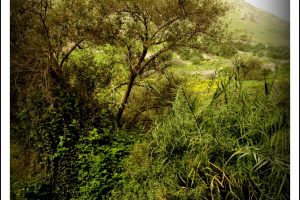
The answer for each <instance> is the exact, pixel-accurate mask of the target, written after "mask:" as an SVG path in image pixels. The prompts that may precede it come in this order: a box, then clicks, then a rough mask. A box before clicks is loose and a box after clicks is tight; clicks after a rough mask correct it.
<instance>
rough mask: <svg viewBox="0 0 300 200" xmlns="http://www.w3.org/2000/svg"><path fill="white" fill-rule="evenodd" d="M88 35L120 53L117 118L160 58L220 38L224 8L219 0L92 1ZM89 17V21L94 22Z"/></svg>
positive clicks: (202, 47) (160, 66) (159, 65)
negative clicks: (123, 71) (124, 72)
mask: <svg viewBox="0 0 300 200" xmlns="http://www.w3.org/2000/svg"><path fill="white" fill-rule="evenodd" d="M90 4H94V5H97V6H96V7H95V9H94V10H93V12H95V13H97V14H95V15H94V16H95V19H96V22H97V23H96V24H97V25H96V26H95V27H96V28H95V29H92V30H89V32H90V33H92V35H93V37H96V39H98V40H100V41H104V42H109V43H112V44H115V45H118V46H120V47H123V48H125V49H126V58H127V62H126V67H127V69H128V71H129V77H128V78H127V79H128V80H127V89H126V92H125V94H124V97H123V100H122V102H121V104H120V107H119V109H118V112H117V117H116V118H117V122H118V124H119V126H121V124H122V115H123V112H124V110H125V108H126V105H127V103H128V100H129V97H130V94H131V91H132V88H133V86H134V84H135V83H136V82H137V80H138V79H143V77H144V76H146V75H149V74H152V73H154V72H155V71H161V70H163V69H164V68H166V67H167V66H166V65H164V62H162V61H163V60H162V58H163V56H164V55H165V54H166V53H168V52H170V51H172V50H176V49H178V48H185V47H187V48H197V49H200V50H205V48H206V45H205V43H206V40H207V39H208V38H209V39H214V40H217V39H218V38H220V37H222V33H223V30H224V26H223V23H222V22H221V17H222V16H224V14H225V12H226V11H227V10H228V6H227V4H226V3H224V2H223V1H220V0H186V1H180V0H179V1H174V0H158V1H151V0H142V1H141V0H126V1H117V0H112V1H109V3H108V2H105V1H99V0H94V1H90ZM95 19H94V20H95Z"/></svg>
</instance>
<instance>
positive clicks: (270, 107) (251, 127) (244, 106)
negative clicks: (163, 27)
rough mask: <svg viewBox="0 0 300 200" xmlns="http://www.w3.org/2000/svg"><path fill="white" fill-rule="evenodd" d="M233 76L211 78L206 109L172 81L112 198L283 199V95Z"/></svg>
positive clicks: (286, 123) (286, 116)
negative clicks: (252, 90) (165, 109)
mask: <svg viewBox="0 0 300 200" xmlns="http://www.w3.org/2000/svg"><path fill="white" fill-rule="evenodd" d="M235 79H237V80H239V79H238V77H231V78H230V76H229V79H228V77H224V79H223V80H222V81H220V82H219V87H218V89H217V91H216V92H215V94H214V95H213V98H212V100H211V102H210V104H209V106H208V107H201V106H199V105H200V104H201V98H198V97H197V96H195V95H193V94H191V93H190V91H188V90H187V89H186V88H181V87H179V89H178V91H177V95H176V100H175V101H174V102H173V104H172V105H173V106H172V111H171V112H170V113H169V114H166V115H164V116H161V117H160V118H159V119H158V120H157V121H156V124H155V126H153V129H152V130H151V131H150V132H149V133H148V134H147V136H146V137H145V138H144V139H143V140H142V141H141V142H137V143H136V144H135V145H134V147H133V149H132V150H131V152H130V155H129V156H128V158H126V159H125V160H124V161H123V165H124V166H125V169H126V171H125V175H126V176H125V177H126V181H125V182H126V184H125V185H123V187H121V188H116V189H114V190H113V193H112V194H113V196H112V199H118V198H122V199H289V176H290V174H289V112H288V110H287V109H286V105H287V104H285V106H282V105H283V104H282V102H285V103H287V102H288V100H287V99H286V97H287V96H286V94H285V92H284V91H283V90H281V89H279V88H280V87H279V86H276V87H275V86H274V87H273V88H272V89H271V90H269V91H268V92H269V93H266V91H264V89H263V88H261V90H260V91H257V92H258V94H257V96H256V97H253V94H249V93H248V92H247V90H246V89H243V88H242V87H241V85H242V84H241V83H239V81H236V80H235ZM267 87H268V86H267ZM269 87H270V86H269Z"/></svg>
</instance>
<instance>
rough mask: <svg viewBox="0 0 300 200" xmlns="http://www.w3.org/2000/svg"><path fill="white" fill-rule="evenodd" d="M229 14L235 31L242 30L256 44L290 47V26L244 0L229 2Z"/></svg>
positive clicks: (230, 0)
mask: <svg viewBox="0 0 300 200" xmlns="http://www.w3.org/2000/svg"><path fill="white" fill-rule="evenodd" d="M228 1H229V2H230V4H231V6H232V9H231V11H230V12H229V13H228V19H229V20H230V21H231V24H230V27H231V28H232V29H233V30H239V31H240V30H242V31H245V33H247V35H249V36H250V37H251V41H252V42H255V43H263V44H270V45H274V46H281V45H283V46H289V42H290V40H289V35H290V24H289V23H288V22H286V21H284V20H282V19H280V18H279V17H277V16H274V15H272V14H270V13H268V12H266V11H264V10H261V9H259V8H256V7H254V6H252V5H251V4H249V3H247V2H245V1H244V0H228Z"/></svg>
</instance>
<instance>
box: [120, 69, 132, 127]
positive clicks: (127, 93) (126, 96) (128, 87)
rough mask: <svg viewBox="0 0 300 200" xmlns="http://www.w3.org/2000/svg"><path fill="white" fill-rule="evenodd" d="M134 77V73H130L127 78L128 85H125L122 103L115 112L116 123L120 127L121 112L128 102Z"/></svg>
mask: <svg viewBox="0 0 300 200" xmlns="http://www.w3.org/2000/svg"><path fill="white" fill-rule="evenodd" d="M135 78H136V75H135V74H131V75H130V80H129V83H128V86H127V90H126V93H125V96H124V99H123V101H122V104H121V106H120V108H119V111H118V114H117V123H118V126H119V127H121V125H122V123H121V119H122V115H123V112H124V110H125V107H126V104H127V102H128V98H129V96H130V93H131V90H132V87H133V83H134V80H135Z"/></svg>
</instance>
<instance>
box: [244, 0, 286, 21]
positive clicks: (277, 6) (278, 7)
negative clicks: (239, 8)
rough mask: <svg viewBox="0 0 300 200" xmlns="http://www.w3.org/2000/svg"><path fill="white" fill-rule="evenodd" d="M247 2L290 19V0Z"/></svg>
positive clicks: (253, 0) (251, 0)
mask: <svg viewBox="0 0 300 200" xmlns="http://www.w3.org/2000/svg"><path fill="white" fill-rule="evenodd" d="M246 2H248V3H250V4H252V5H254V6H255V7H258V8H260V9H262V10H265V11H268V12H270V13H272V14H273V15H276V16H278V17H280V18H281V19H284V20H285V21H290V0H246Z"/></svg>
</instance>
